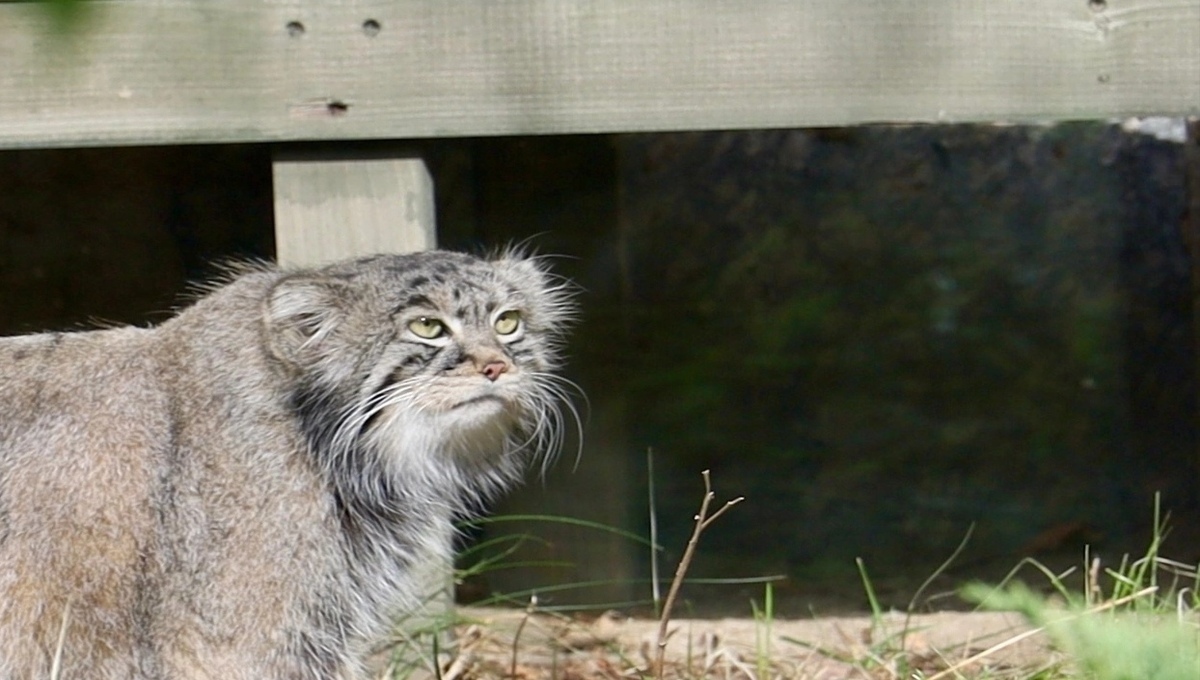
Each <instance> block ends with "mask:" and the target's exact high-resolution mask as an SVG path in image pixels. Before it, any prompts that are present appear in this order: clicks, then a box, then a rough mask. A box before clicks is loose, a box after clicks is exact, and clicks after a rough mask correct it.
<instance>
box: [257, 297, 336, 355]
mask: <svg viewBox="0 0 1200 680" xmlns="http://www.w3.org/2000/svg"><path fill="white" fill-rule="evenodd" d="M348 294H349V290H348V288H347V286H346V284H345V283H344V282H342V281H338V280H336V279H328V278H314V277H307V276H293V277H288V278H285V279H283V280H281V281H279V282H278V283H276V284H275V286H274V287H273V288H272V289H271V292H270V294H269V295H268V296H267V302H266V308H265V309H264V310H263V321H264V323H265V327H266V336H267V338H266V339H267V344H268V346H269V347H270V348H271V352H272V353H273V354H274V355H275V356H276V357H278V358H280V359H282V360H284V361H286V362H288V363H290V364H293V365H308V364H311V363H312V362H314V361H317V360H319V359H320V358H321V357H322V356H323V355H324V354H325V353H326V349H327V348H326V345H327V344H328V340H329V337H330V335H331V334H332V333H333V331H334V330H335V329H336V328H337V327H338V325H339V324H340V323H341V321H342V319H343V315H344V312H343V310H344V309H345V308H346V304H345V302H346V301H345V298H346V296H347V295H348Z"/></svg>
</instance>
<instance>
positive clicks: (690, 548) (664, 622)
mask: <svg viewBox="0 0 1200 680" xmlns="http://www.w3.org/2000/svg"><path fill="white" fill-rule="evenodd" d="M708 472H709V471H708V470H705V471H703V472H701V473H700V475H701V476H702V477H704V499H703V500H701V502H700V512H698V513H697V514H696V516H695V518H694V519H695V520H696V524H695V526H694V527H693V528H692V537H691V538H689V539H688V543H687V547H686V548H684V551H683V557H682V558H680V560H679V565H678V566H677V567H676V568H675V577H674V578H672V579H671V589H670V590H668V591H667V600H666V602H664V603H663V608H662V615H661V616H660V618H659V621H658V636H657V638H656V641H657V647H658V651H657V654H656V656H655V660H654V668H653V669H652V670H653V673H654V676H655V677H656V678H662V677H663V663H664V661H663V659H664V656H665V655H666V651H667V638H668V634H667V627H668V625H670V622H671V608H672V607H674V606H675V598H677V597H678V596H679V589H680V588H681V587H682V586H683V578H684V576H685V575H686V574H687V570H688V567H689V566H690V565H691V563H692V557H693V556H694V555H695V554H696V545H697V544H699V543H700V534H702V533H703V532H704V530H705V529H707V528H708V526H709V525H710V524H712V523H713V522H715V521H716V519H717V518H718V517H720V516H721V515H723V514H725V511H726V510H728V509H729V508H732V507H733V506H735V505H737V504H738V503H741V502H742V501H743V500H745V497H743V496H738V497H737V498H734V499H733V500H731V501H726V503H725V505H722V506H721V507H720V508H719V509H718V510H717V511H716V512H714V513H713V514H711V515H709V514H708V506H709V504H710V503H712V500H713V497H714V494H713V491H712V481H711V480H710V479H709V474H708Z"/></svg>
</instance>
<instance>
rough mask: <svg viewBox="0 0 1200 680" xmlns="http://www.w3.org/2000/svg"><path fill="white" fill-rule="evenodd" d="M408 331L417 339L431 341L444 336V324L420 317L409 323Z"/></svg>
mask: <svg viewBox="0 0 1200 680" xmlns="http://www.w3.org/2000/svg"><path fill="white" fill-rule="evenodd" d="M408 330H410V331H412V332H413V335H416V336H417V337H418V338H424V339H426V340H433V339H434V338H440V337H442V336H443V335H445V334H446V324H444V323H442V322H441V321H438V320H437V319H435V318H433V317H431V316H422V317H418V318H416V319H413V320H412V321H409V322H408Z"/></svg>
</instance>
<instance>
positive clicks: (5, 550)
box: [0, 328, 169, 677]
mask: <svg viewBox="0 0 1200 680" xmlns="http://www.w3.org/2000/svg"><path fill="white" fill-rule="evenodd" d="M154 338H155V336H154V333H153V331H150V330H145V329H136V328H122V329H112V330H103V331H91V332H79V333H46V334H38V335H29V336H20V337H11V338H3V339H0V638H3V639H2V640H0V676H3V677H39V676H41V675H43V674H44V673H45V671H46V669H45V668H44V667H43V664H44V662H45V657H44V656H40V655H30V654H28V653H22V649H25V650H28V649H37V648H39V647H41V646H42V645H44V644H46V643H47V642H49V640H50V631H49V630H47V629H48V628H51V627H53V626H54V625H59V624H61V622H62V620H63V618H64V617H70V618H72V619H74V622H73V623H74V625H78V626H88V627H89V628H93V629H96V628H98V629H101V630H108V631H110V632H111V633H112V635H113V639H114V640H117V641H118V644H117V647H124V648H125V649H128V648H129V647H130V646H131V645H132V642H131V641H129V639H128V637H127V636H128V635H129V633H128V632H122V631H123V630H124V631H132V630H134V626H135V623H136V622H135V621H134V620H133V619H132V618H131V617H130V616H129V611H130V610H129V608H128V603H129V602H131V601H133V599H134V598H135V593H136V586H137V584H136V583H135V582H134V580H133V578H132V575H134V574H136V573H137V571H138V569H137V567H138V564H139V562H140V561H141V560H142V559H144V556H145V555H146V554H147V553H146V549H147V548H148V546H149V544H150V542H151V540H152V535H153V527H154V512H155V496H156V494H158V493H159V492H160V488H158V486H157V485H156V484H155V480H156V479H157V478H158V477H159V471H160V469H161V466H162V460H161V459H160V458H159V456H158V455H157V452H158V451H161V446H160V442H159V440H160V438H161V433H162V432H164V431H167V430H168V429H169V427H168V425H167V421H168V420H169V416H168V415H167V413H168V410H167V409H166V407H165V403H166V402H165V400H164V397H163V391H162V389H161V388H160V386H159V381H160V378H159V377H158V376H159V375H160V373H161V372H160V371H159V370H158V366H157V357H158V353H157V352H156V351H154V345H155V342H154ZM94 603H99V606H92V607H91V608H89V609H88V610H87V611H84V609H83V606H84V605H85V604H89V605H91V604H94ZM51 622H57V623H51ZM30 635H32V636H33V637H32V639H31V638H30V637H29V636H30ZM6 645H14V646H15V647H14V648H13V649H6V648H5V646H6ZM93 651H94V652H95V654H94V655H91V656H90V658H89V660H88V662H89V663H91V664H93V667H94V668H97V669H104V670H103V671H102V672H101V673H98V674H97V677H105V676H106V675H109V674H110V672H109V671H110V670H111V672H112V673H115V674H123V673H125V672H126V671H125V670H122V669H127V664H128V663H129V656H128V654H125V655H124V658H120V659H118V658H117V657H118V656H121V652H122V651H124V650H120V649H108V650H103V649H96V650H93ZM22 659H23V660H24V661H20V660H22ZM5 664H16V665H15V666H10V667H7V668H5V667H4V665H5ZM112 664H116V665H115V666H112V667H111V669H110V668H109V667H110V665H112Z"/></svg>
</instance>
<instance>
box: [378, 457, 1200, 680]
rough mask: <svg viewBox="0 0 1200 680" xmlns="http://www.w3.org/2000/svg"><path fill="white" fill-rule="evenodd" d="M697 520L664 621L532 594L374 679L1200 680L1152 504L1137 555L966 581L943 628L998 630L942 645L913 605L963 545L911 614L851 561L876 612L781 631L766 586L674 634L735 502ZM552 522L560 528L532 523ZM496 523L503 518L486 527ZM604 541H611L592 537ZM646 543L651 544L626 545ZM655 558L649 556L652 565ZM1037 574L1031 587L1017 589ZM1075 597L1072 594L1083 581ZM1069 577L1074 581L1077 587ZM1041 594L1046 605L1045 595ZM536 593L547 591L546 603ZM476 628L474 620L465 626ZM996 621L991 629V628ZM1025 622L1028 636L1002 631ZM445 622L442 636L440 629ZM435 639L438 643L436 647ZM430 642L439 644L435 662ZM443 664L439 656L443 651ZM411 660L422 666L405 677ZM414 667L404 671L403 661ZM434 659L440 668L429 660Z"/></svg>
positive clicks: (1196, 591) (1194, 597) (1192, 615)
mask: <svg viewBox="0 0 1200 680" xmlns="http://www.w3.org/2000/svg"><path fill="white" fill-rule="evenodd" d="M704 478H705V495H704V497H703V500H702V503H701V509H700V512H699V513H698V514H697V515H696V517H695V518H694V519H695V524H694V528H693V533H692V536H691V538H690V539H689V541H688V545H687V547H686V549H685V551H684V556H683V557H682V558H681V560H680V563H679V564H678V565H677V567H676V569H675V572H674V573H675V576H674V579H673V580H672V581H671V584H670V589H669V590H668V594H667V596H666V598H665V601H663V600H661V599H659V593H658V591H657V590H652V592H651V594H650V597H649V598H648V600H647V604H648V605H649V604H653V605H655V606H656V607H657V611H659V617H658V619H657V620H643V621H633V620H625V619H623V618H621V617H620V616H619V615H613V614H604V615H601V616H598V617H592V616H579V615H569V614H566V613H562V612H555V611H548V610H545V609H543V608H541V607H539V604H538V600H537V597H536V595H535V594H533V593H526V594H524V595H523V601H522V600H520V599H518V597H508V598H506V600H507V601H509V602H517V603H520V604H522V608H520V609H515V608H514V609H509V610H507V611H504V610H494V609H493V610H482V611H480V610H468V611H467V612H466V614H465V616H466V618H464V617H462V616H460V617H459V618H458V619H456V620H455V621H454V622H453V627H454V628H455V630H456V631H457V636H456V639H453V640H451V638H450V637H449V636H447V635H445V634H444V632H445V631H444V629H442V630H440V631H439V630H437V629H433V630H426V631H422V632H421V633H420V634H417V635H411V634H410V635H409V636H408V637H407V638H406V639H405V640H404V642H405V645H406V647H405V648H406V649H407V650H408V651H407V653H406V654H394V655H393V657H392V663H391V664H390V665H389V668H388V670H387V671H386V672H385V674H384V675H382V676H380V677H386V678H402V677H435V678H439V680H492V679H495V680H501V679H508V678H510V679H512V680H542V679H543V678H545V679H547V680H549V679H551V678H554V679H558V678H562V679H563V680H580V679H582V678H593V677H595V678H612V679H613V680H617V679H623V678H638V679H647V680H649V679H659V678H663V679H665V678H671V679H674V678H679V679H681V680H682V679H688V680H709V679H714V680H715V679H716V678H721V679H723V680H732V679H737V680H775V679H780V680H809V679H814V680H815V679H816V678H861V679H863V680H1001V679H1003V680H1185V679H1186V680H1197V679H1198V678H1200V613H1198V612H1200V575H1198V573H1197V568H1196V566H1194V565H1185V564H1181V563H1178V562H1175V561H1172V560H1169V559H1166V558H1165V557H1163V556H1162V554H1161V550H1162V547H1163V543H1164V540H1165V538H1166V536H1167V522H1166V520H1165V518H1163V517H1161V515H1160V510H1159V504H1158V502H1157V500H1156V502H1155V509H1154V532H1153V536H1152V538H1151V540H1150V544H1149V546H1148V547H1147V549H1146V551H1145V552H1144V553H1143V554H1141V555H1139V556H1136V557H1128V556H1127V557H1124V558H1122V559H1121V560H1120V561H1119V562H1118V563H1116V564H1113V565H1105V564H1103V563H1102V562H1101V561H1100V560H1099V559H1098V558H1095V557H1094V556H1092V555H1090V554H1089V553H1088V552H1086V551H1085V553H1084V555H1083V560H1082V566H1081V567H1080V568H1079V569H1078V570H1068V571H1067V572H1064V573H1055V572H1053V571H1051V570H1050V569H1049V568H1047V567H1046V566H1045V565H1042V564H1040V563H1038V562H1037V561H1034V560H1030V559H1027V560H1023V561H1022V562H1020V563H1019V564H1018V565H1017V566H1016V567H1015V568H1014V569H1013V570H1012V571H1011V572H1010V573H1009V575H1008V576H1006V577H1005V578H1004V579H1002V580H1001V581H1000V582H999V583H997V584H993V585H985V584H980V583H971V584H967V585H965V586H963V587H962V588H961V590H960V595H961V596H962V597H963V599H965V600H967V601H968V602H974V603H976V604H977V605H978V610H977V612H976V613H974V614H963V615H956V616H959V617H968V618H958V619H952V621H960V622H961V621H968V620H971V621H978V620H981V619H987V620H989V621H995V622H1002V621H1005V619H1004V618H1003V617H1001V615H1000V614H998V613H997V612H1009V613H1011V614H1010V616H1009V618H1008V619H1007V621H1008V623H997V624H996V625H993V626H992V627H991V628H988V629H986V630H983V631H982V632H981V634H978V635H974V636H964V635H962V634H959V635H955V634H954V633H955V631H950V633H951V634H950V635H946V634H945V633H946V632H947V631H946V630H945V627H946V626H947V625H951V626H953V625H954V624H953V623H951V624H947V623H946V619H944V618H939V617H938V616H936V615H926V614H919V613H917V612H916V603H917V602H918V601H919V600H920V598H921V595H922V593H923V592H924V591H925V590H926V588H927V587H928V586H929V585H930V583H931V582H932V581H933V580H934V578H936V577H938V576H940V575H942V574H943V573H944V572H945V570H946V569H947V568H948V567H949V566H950V564H951V563H952V562H953V560H954V559H955V558H956V557H957V556H958V554H959V553H960V552H961V551H962V549H963V548H964V547H965V545H966V543H967V540H969V538H970V531H968V533H967V536H966V537H964V539H963V542H962V543H961V544H960V545H959V546H958V548H957V549H956V550H955V551H954V553H953V554H952V555H951V556H950V557H949V558H948V559H947V560H946V562H945V563H943V565H942V566H941V567H939V568H938V569H937V570H936V571H935V572H934V573H933V574H932V575H931V576H930V577H929V578H928V579H927V580H926V581H925V583H924V584H922V585H921V587H920V588H919V589H918V591H917V593H916V595H914V597H913V599H912V601H911V602H910V604H909V606H908V608H907V609H906V610H905V611H901V612H892V611H887V610H886V609H885V608H884V606H883V605H882V604H881V602H880V599H879V598H878V597H877V595H876V589H875V586H874V584H873V581H872V578H871V576H870V574H869V571H868V568H867V565H866V564H865V563H864V562H863V561H862V560H857V561H856V564H855V567H856V568H857V570H858V573H859V576H860V578H861V581H862V588H863V594H864V598H865V601H866V603H867V605H868V607H869V614H868V615H867V616H865V617H862V618H859V619H855V620H851V619H837V620H820V619H818V620H815V621H804V622H795V621H780V620H777V618H776V613H775V612H776V598H777V594H776V590H775V584H774V583H772V582H770V581H767V582H766V583H764V584H763V591H762V599H761V601H757V600H753V601H750V602H748V614H749V616H748V617H747V618H745V619H742V620H740V621H733V622H723V623H717V622H703V621H675V620H673V619H672V618H671V616H672V609H673V606H674V604H675V603H676V602H677V599H678V593H679V589H680V586H681V585H682V584H683V583H684V582H685V581H686V580H687V576H686V574H687V571H688V567H689V566H690V563H691V561H692V560H693V559H694V558H695V555H696V554H697V553H696V551H697V546H698V545H699V544H700V543H701V539H702V534H703V531H704V529H705V528H707V526H709V525H710V524H711V523H712V521H715V520H716V519H717V518H718V517H719V516H720V515H721V514H722V513H724V512H725V511H727V510H729V509H730V508H731V507H732V506H733V504H735V503H736V502H737V501H738V500H740V499H735V500H734V501H730V502H729V503H727V504H725V505H723V506H721V507H720V508H718V509H717V510H716V511H715V512H712V511H711V509H710V508H711V506H710V503H711V502H712V500H713V498H714V495H713V492H712V490H711V485H710V482H709V479H708V475H707V474H705V475H704ZM541 519H545V520H546V521H556V518H541ZM493 521H501V520H493ZM593 528H596V529H598V530H605V531H608V530H609V529H607V528H605V527H593ZM629 537H630V538H631V539H636V540H638V541H639V542H640V543H642V544H645V545H649V546H651V547H652V548H654V547H656V546H654V544H653V542H652V541H646V540H645V539H642V538H641V537H637V536H632V535H631V536H629ZM525 540H533V539H530V538H528V537H521V538H517V539H511V540H508V541H504V540H497V541H496V542H494V543H492V544H491V546H490V547H491V548H500V549H501V550H500V553H499V555H492V556H488V557H484V556H482V555H481V556H479V557H478V558H477V561H476V565H475V567H474V568H477V569H493V568H499V567H500V566H501V565H502V562H503V558H504V557H508V556H511V555H512V554H513V551H515V549H516V546H517V545H518V544H519V543H520V542H521V541H525ZM655 554H657V550H656V551H655ZM1030 572H1032V575H1033V579H1034V580H1033V582H1034V584H1035V585H1036V586H1037V587H1038V590H1037V591H1035V590H1034V589H1033V588H1031V587H1029V586H1027V585H1025V584H1024V583H1023V582H1022V581H1020V580H1018V577H1019V576H1024V575H1028V574H1030ZM1076 572H1082V576H1083V579H1082V581H1083V584H1082V586H1069V585H1068V583H1069V582H1074V581H1078V580H1079V574H1078V573H1076ZM1072 577H1073V579H1074V581H1072ZM1039 591H1040V592H1039ZM543 592H544V590H543ZM471 617H475V618H471ZM988 617H991V618H988ZM1013 621H1020V622H1021V625H1018V626H1015V627H1014V626H1013V625H1010V624H1011V623H1012V622H1013ZM445 623H446V622H443V624H445ZM433 641H441V642H440V643H435V642H433ZM437 644H441V647H440V648H439V647H438V646H437ZM439 651H440V652H442V653H441V654H440V655H439V654H438V652H439ZM414 652H415V653H416V656H417V657H419V658H420V661H418V662H416V663H413V662H411V659H412V658H413V655H414ZM399 658H407V659H409V660H410V661H409V662H408V663H407V664H399V663H396V659H399ZM435 658H436V659H437V661H436V662H435V661H434V659H435Z"/></svg>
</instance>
